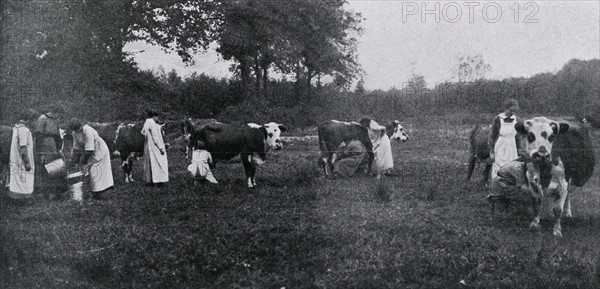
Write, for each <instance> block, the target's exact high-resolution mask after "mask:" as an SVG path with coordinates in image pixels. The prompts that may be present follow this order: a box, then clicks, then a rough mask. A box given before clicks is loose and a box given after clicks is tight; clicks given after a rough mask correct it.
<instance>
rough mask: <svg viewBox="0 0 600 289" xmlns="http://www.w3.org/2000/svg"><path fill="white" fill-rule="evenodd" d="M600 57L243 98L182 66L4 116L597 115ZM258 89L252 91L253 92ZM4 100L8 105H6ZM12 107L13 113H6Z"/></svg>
mask: <svg viewBox="0 0 600 289" xmlns="http://www.w3.org/2000/svg"><path fill="white" fill-rule="evenodd" d="M599 78H600V60H598V59H594V60H586V61H582V60H577V59H573V60H571V61H569V62H568V63H567V64H565V65H564V67H563V68H562V69H561V70H560V71H558V72H557V73H555V74H553V73H543V74H538V75H535V76H533V77H530V78H511V79H505V80H485V79H483V80H478V81H475V82H471V83H442V84H438V85H437V86H436V87H435V88H433V89H425V90H422V91H419V92H415V91H411V89H410V88H402V89H396V88H392V89H389V90H387V91H383V90H374V91H362V92H350V91H344V90H342V89H340V88H339V87H336V86H335V84H334V83H328V84H324V85H323V86H318V87H317V86H313V87H312V88H311V90H310V92H307V91H306V89H307V88H306V87H305V86H300V87H298V85H297V83H296V82H293V81H285V80H271V81H270V83H269V86H268V89H267V90H265V91H264V92H263V93H262V94H261V95H256V94H254V93H253V94H251V95H250V96H247V97H246V98H244V97H242V95H243V89H242V84H241V82H240V81H239V80H236V79H216V78H214V77H210V76H207V75H204V74H193V75H191V76H190V77H187V78H182V77H181V76H179V75H177V73H176V72H175V71H171V72H168V73H167V72H164V71H162V70H161V71H158V72H156V71H154V72H152V71H142V72H136V71H133V72H132V73H131V77H130V78H128V79H123V80H122V82H123V83H124V84H125V85H124V86H123V87H121V88H119V89H111V88H106V87H105V88H102V87H100V86H89V87H82V88H81V90H77V89H73V87H71V88H70V89H72V91H70V92H67V91H65V88H64V87H53V86H52V85H48V84H46V85H47V86H46V87H47V88H50V89H48V90H46V91H36V90H35V89H34V90H30V91H29V92H31V94H29V97H30V98H29V99H27V95H26V94H25V95H24V96H25V98H21V99H7V98H3V99H2V100H3V103H2V104H3V106H2V111H3V114H2V116H3V117H2V118H3V119H6V120H8V119H10V117H8V116H11V115H14V114H15V113H17V112H18V111H20V110H21V109H23V108H24V107H25V105H26V104H27V105H31V106H32V107H34V108H41V107H42V106H43V104H45V103H48V102H50V101H52V102H59V103H62V104H63V105H64V106H65V107H66V108H67V109H68V110H69V111H70V112H71V114H73V115H78V116H81V117H84V118H86V119H90V120H98V121H108V120H115V119H119V120H135V119H143V118H144V111H145V108H148V107H153V108H158V109H160V110H162V111H163V112H165V116H166V118H169V119H178V118H182V117H183V116H190V117H198V118H208V117H212V118H217V119H220V120H222V121H227V122H239V123H243V122H249V121H252V122H263V121H265V122H266V121H271V120H273V121H278V122H284V123H286V124H289V125H291V126H297V127H307V126H314V125H316V124H317V123H318V122H320V121H322V120H325V119H332V118H335V119H340V120H358V119H360V117H362V116H365V115H370V116H373V117H375V118H376V119H381V120H392V119H399V120H402V119H403V118H407V117H419V116H426V115H448V114H464V115H476V114H490V113H498V112H500V111H501V110H502V108H501V106H502V102H503V101H504V100H505V99H507V98H515V99H517V100H518V101H519V102H520V104H521V108H522V113H523V114H546V115H570V116H583V115H585V114H592V115H598V114H599V113H600V111H599V108H600V79H599ZM251 91H252V90H251ZM4 104H8V106H5V105H4ZM5 113H6V114H5Z"/></svg>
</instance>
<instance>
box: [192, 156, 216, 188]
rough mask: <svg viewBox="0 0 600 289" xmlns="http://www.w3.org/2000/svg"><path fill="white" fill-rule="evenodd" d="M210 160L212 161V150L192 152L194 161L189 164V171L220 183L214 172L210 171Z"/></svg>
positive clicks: (214, 182)
mask: <svg viewBox="0 0 600 289" xmlns="http://www.w3.org/2000/svg"><path fill="white" fill-rule="evenodd" d="M209 162H212V156H211V155H210V152H208V151H206V150H194V152H193V153H192V163H191V164H190V165H189V166H188V171H190V173H192V176H194V177H202V178H205V179H206V180H207V181H209V182H211V183H213V184H216V183H218V182H217V180H216V179H215V177H214V176H213V174H212V172H211V171H210V166H209V165H208V164H209Z"/></svg>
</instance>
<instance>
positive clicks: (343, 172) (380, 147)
mask: <svg viewBox="0 0 600 289" xmlns="http://www.w3.org/2000/svg"><path fill="white" fill-rule="evenodd" d="M360 124H361V125H362V126H363V127H365V128H366V129H367V131H368V133H369V140H370V141H371V143H372V145H373V154H374V166H375V167H374V169H375V173H376V174H377V178H380V177H381V176H382V175H385V174H388V173H389V172H390V171H391V170H392V168H393V167H394V160H393V157H392V146H391V144H390V138H389V137H388V135H387V134H386V128H385V126H382V125H379V124H378V123H377V122H375V121H374V120H372V119H370V118H367V117H365V118H363V119H361V120H360ZM338 151H339V154H338V156H337V161H336V162H335V172H336V175H338V176H340V177H352V176H354V175H355V174H356V173H358V172H361V171H364V170H365V169H366V168H367V165H368V158H369V156H368V153H367V149H366V148H365V146H364V145H363V144H362V143H361V142H360V141H358V140H352V141H350V142H348V144H346V145H345V146H344V145H342V146H340V148H339V149H338Z"/></svg>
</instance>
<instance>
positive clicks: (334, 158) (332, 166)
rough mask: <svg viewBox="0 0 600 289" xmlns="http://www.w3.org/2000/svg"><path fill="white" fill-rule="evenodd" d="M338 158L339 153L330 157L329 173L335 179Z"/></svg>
mask: <svg viewBox="0 0 600 289" xmlns="http://www.w3.org/2000/svg"><path fill="white" fill-rule="evenodd" d="M337 157H338V155H337V152H334V153H333V154H331V155H330V156H329V162H328V163H327V164H328V165H329V172H330V173H331V176H333V177H335V162H336V161H337Z"/></svg>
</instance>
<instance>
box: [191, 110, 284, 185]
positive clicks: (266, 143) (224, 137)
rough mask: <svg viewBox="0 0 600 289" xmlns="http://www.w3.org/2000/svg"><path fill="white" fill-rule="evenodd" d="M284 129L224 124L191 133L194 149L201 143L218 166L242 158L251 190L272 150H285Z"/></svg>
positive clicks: (278, 126)
mask: <svg viewBox="0 0 600 289" xmlns="http://www.w3.org/2000/svg"><path fill="white" fill-rule="evenodd" d="M285 130H286V128H285V126H283V125H281V124H278V123H274V122H269V123H267V124H264V125H258V124H254V123H249V124H247V125H243V126H234V125H231V124H226V123H222V122H212V123H209V124H207V125H205V126H204V127H203V128H202V129H201V130H200V131H192V132H191V137H190V143H191V146H192V148H195V147H196V145H197V144H198V142H199V141H202V142H204V144H205V147H204V149H205V150H207V151H209V152H210V153H211V155H212V158H213V163H214V165H216V163H217V161H219V160H228V159H231V158H233V157H235V156H237V155H239V156H240V158H241V160H242V164H243V166H244V171H245V174H246V179H247V184H248V188H253V187H256V179H255V175H256V168H257V167H258V166H260V165H262V164H263V163H264V162H265V159H266V155H267V152H268V151H269V150H270V149H273V150H279V149H282V148H283V143H282V142H281V132H282V131H285Z"/></svg>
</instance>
